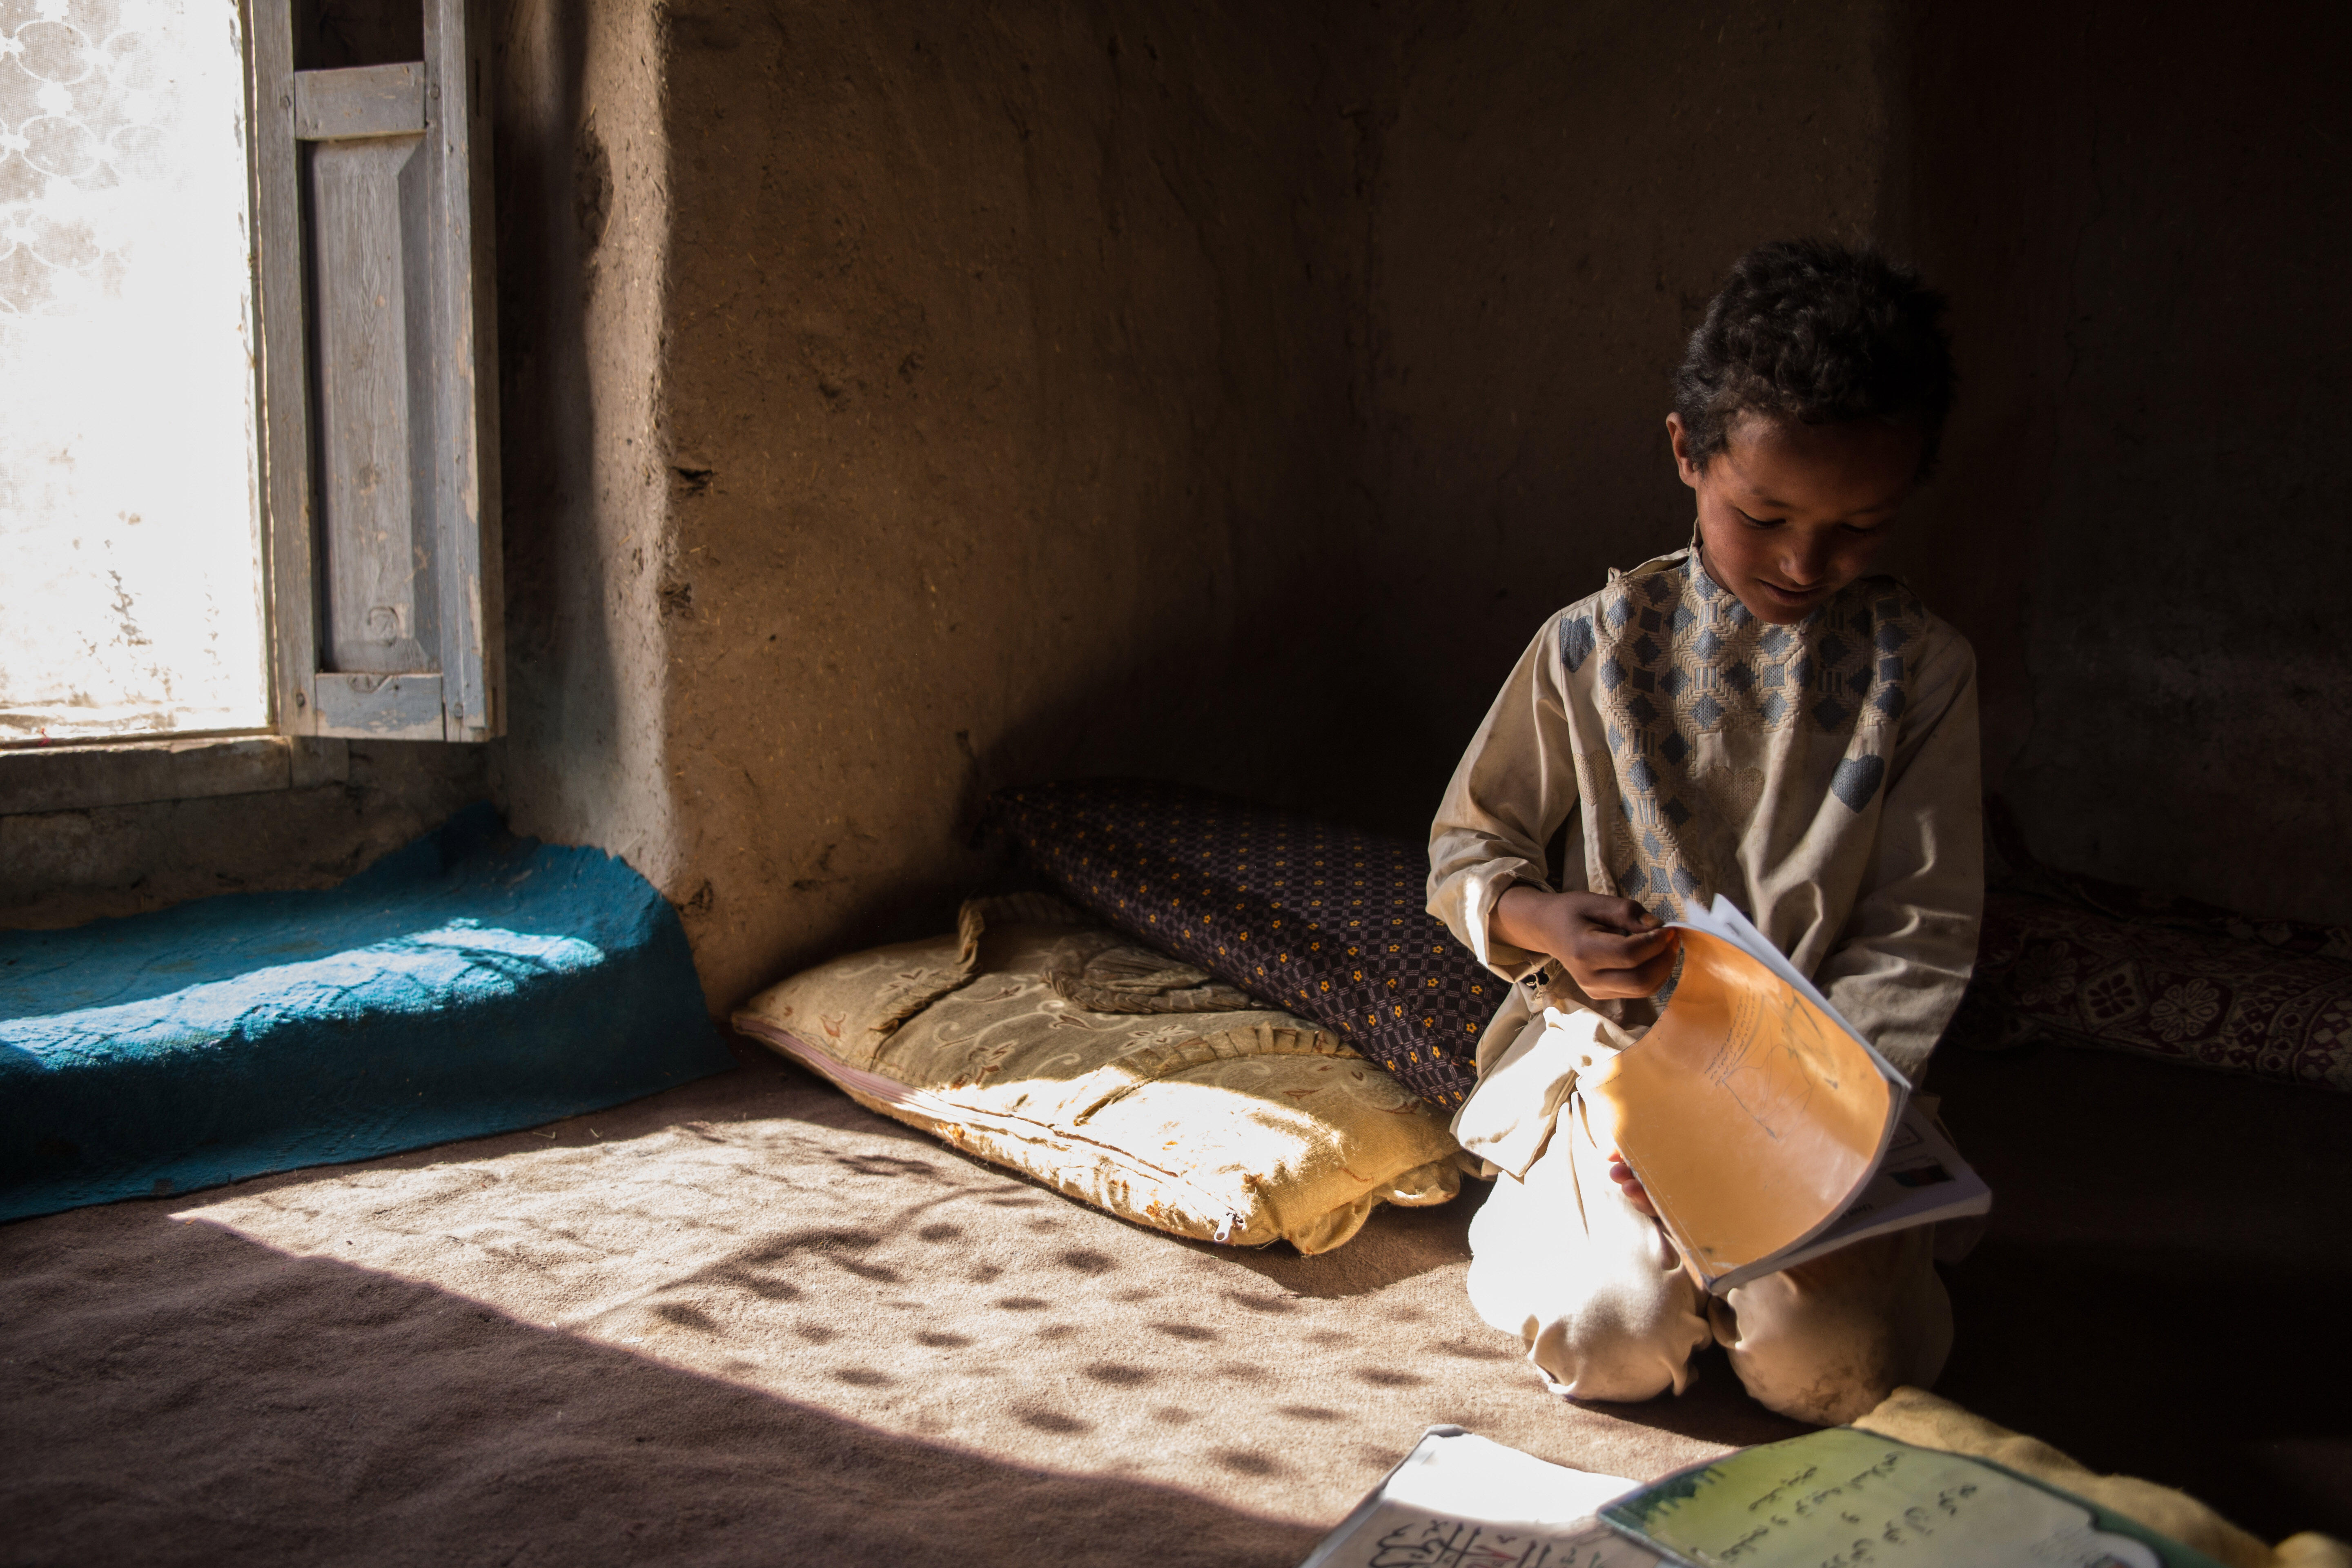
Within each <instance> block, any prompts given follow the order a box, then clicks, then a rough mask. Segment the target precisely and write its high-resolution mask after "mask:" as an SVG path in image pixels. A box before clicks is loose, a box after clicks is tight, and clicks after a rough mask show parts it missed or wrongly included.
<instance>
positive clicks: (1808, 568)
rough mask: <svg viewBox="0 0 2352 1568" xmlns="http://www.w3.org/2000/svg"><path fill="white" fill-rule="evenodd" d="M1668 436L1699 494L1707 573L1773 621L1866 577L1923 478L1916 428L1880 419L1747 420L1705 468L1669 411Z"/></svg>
mask: <svg viewBox="0 0 2352 1568" xmlns="http://www.w3.org/2000/svg"><path fill="white" fill-rule="evenodd" d="M1666 430H1667V433H1668V434H1669V435H1670V436H1671V437H1673V439H1674V446H1675V467H1676V468H1679V469H1680V470H1681V471H1682V477H1683V483H1685V484H1686V485H1688V486H1690V488H1691V489H1694V490H1696V491H1697V492H1698V532H1699V542H1700V544H1701V545H1702V546H1703V548H1704V550H1705V552H1706V570H1707V575H1709V576H1711V577H1713V578H1714V579H1715V580H1716V581H1717V583H1720V584H1723V586H1725V587H1727V588H1728V589H1730V590H1731V591H1732V592H1733V593H1734V594H1736V595H1738V597H1739V602H1740V603H1741V604H1743V605H1747V606H1748V612H1749V613H1750V614H1752V615H1753V616H1755V617H1756V618H1757V619H1758V620H1759V621H1769V622H1771V623H1773V624H1775V625H1778V626H1786V625H1789V624H1790V623H1791V622H1794V621H1801V620H1803V619H1804V618H1805V617H1806V616H1810V615H1811V614H1812V613H1813V611H1814V610H1816V609H1818V608H1819V607H1820V606H1821V605H1822V603H1823V602H1824V601H1826V600H1827V599H1828V598H1829V597H1830V596H1831V595H1833V594H1835V593H1836V592H1837V591H1838V590H1839V589H1841V588H1843V587H1844V586H1845V585H1846V584H1848V583H1851V582H1853V580H1854V579H1855V578H1856V577H1860V576H1862V575H1864V574H1865V573H1867V572H1868V571H1869V570H1870V565H1871V563H1872V562H1873V561H1874V560H1875V559H1876V558H1877V555H1878V551H1879V547H1880V546H1881V545H1882V544H1884V543H1885V537H1886V531H1887V530H1888V529H1889V528H1890V527H1892V526H1893V524H1894V521H1895V508H1896V507H1897V506H1899V505H1901V504H1902V501H1903V500H1904V498H1905V497H1906V496H1908V495H1909V494H1910V493H1911V489H1912V487H1913V485H1914V484H1915V483H1916V479H1917V477H1918V472H1919V455H1920V447H1921V437H1920V434H1919V432H1918V431H1917V430H1916V429H1913V428H1911V427H1909V426H1902V425H1889V424H1885V423H1884V422H1882V421H1879V420H1875V419H1857V420H1852V421H1849V422H1847V423H1844V424H1840V425H1806V424H1802V423H1800V422H1799V421H1796V420H1793V419H1774V418H1769V417H1768V416H1763V415H1759V414H1750V415H1746V416H1742V417H1741V418H1740V420H1739V422H1738V424H1736V425H1734V426H1732V428H1731V435H1730V438H1729V440H1728V441H1727V443H1726V444H1725V446H1724V448H1723V450H1722V451H1720V452H1717V454H1716V455H1715V456H1714V457H1713V458H1710V459H1708V461H1707V465H1706V468H1705V469H1704V470H1702V469H1701V468H1698V467H1697V466H1696V465H1695V464H1694V463H1693V462H1692V461H1691V459H1690V455H1689V440H1688V436H1687V432H1685V429H1684V428H1683V422H1682V419H1681V417H1680V416H1677V415H1673V414H1669V415H1667V416H1666Z"/></svg>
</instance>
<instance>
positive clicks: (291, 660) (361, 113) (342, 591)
mask: <svg viewBox="0 0 2352 1568" xmlns="http://www.w3.org/2000/svg"><path fill="white" fill-rule="evenodd" d="M422 4H423V7H424V37H425V51H424V52H425V58H423V59H422V60H417V61H405V62H401V63H397V64H393V65H376V66H361V67H355V68H347V69H341V70H321V71H297V70H296V69H295V68H294V42H293V40H294V27H293V7H292V0H247V32H246V37H247V49H248V55H247V58H248V60H249V62H250V71H249V80H250V82H251V99H250V110H251V113H250V120H249V122H248V124H249V131H250V137H251V140H250V143H249V145H250V147H251V150H252V153H251V168H252V178H253V193H252V199H253V213H254V225H255V239H256V245H255V249H256V261H257V267H256V270H257V284H258V287H257V291H256V292H257V306H258V314H259V317H260V336H261V354H260V364H259V367H258V368H259V374H260V377H261V382H260V390H261V410H262V431H263V437H262V475H263V483H262V491H263V511H264V523H263V533H264V538H265V540H266V542H267V548H266V550H265V552H264V553H265V556H266V559H267V567H266V573H267V582H268V593H267V599H268V613H269V628H270V647H271V649H272V661H271V675H272V681H271V685H272V692H271V696H272V708H273V712H274V717H275V723H276V728H277V730H278V732H279V733H280V734H282V735H286V736H289V737H300V736H317V737H342V738H350V739H359V738H374V739H382V740H403V741H453V742H467V741H487V740H489V739H491V738H493V737H494V736H497V735H499V734H500V733H502V732H503V731H504V729H505V701H504V685H505V669H504V664H505V659H504V641H505V637H504V617H503V613H502V605H501V599H502V595H501V591H500V590H501V583H500V580H499V578H500V574H499V478H498V451H499V444H498V370H497V328H496V321H497V317H496V296H495V280H496V268H495V264H494V258H493V256H492V250H491V244H492V236H493V217H492V211H491V205H490V194H491V173H490V161H489V153H490V127H489V113H490V105H489V60H488V54H489V49H488V28H487V26H483V25H482V23H483V18H482V17H481V16H480V15H479V13H478V8H471V7H469V5H468V0H422ZM469 9H474V11H475V14H473V15H469V14H468V12H469ZM412 138H413V139H415V143H416V144H415V151H414V153H413V155H411V156H410V158H408V159H407V160H406V162H405V163H404V170H405V172H404V173H402V174H400V176H399V177H400V179H401V180H402V181H404V182H408V184H404V186H403V187H402V189H401V190H400V191H397V192H391V191H389V188H388V187H385V186H383V185H382V184H378V185H377V186H375V187H373V188H363V187H362V186H360V185H358V184H352V185H347V186H345V187H341V188H343V189H352V190H358V191H359V200H358V203H357V205H349V206H338V207H334V208H333V209H332V210H329V211H326V212H325V216H323V217H322V216H321V211H322V207H323V205H324V204H323V203H322V202H321V200H320V199H319V198H320V187H319V186H318V185H317V184H315V183H314V184H313V187H312V189H311V190H310V191H308V192H306V190H305V188H304V185H305V179H306V172H311V173H315V171H317V170H318V169H319V168H320V162H319V160H320V158H321V157H323V156H328V155H330V154H329V153H326V152H324V151H321V152H320V153H312V154H310V155H309V156H306V154H305V153H304V151H303V149H304V148H305V147H306V146H310V147H314V148H318V149H321V150H330V149H331V150H334V153H333V155H338V156H340V154H341V152H342V150H344V149H348V148H352V147H354V146H358V145H362V144H366V143H375V144H377V145H379V146H384V145H390V144H391V143H392V142H396V141H403V140H406V139H412ZM409 165H414V166H413V167H410V166H409ZM417 186H421V190H419V189H416V188H415V187H417ZM338 200H341V198H340V197H339V198H338ZM371 203H373V205H370V204H371ZM387 215H389V216H387ZM386 222H390V223H391V224H392V225H393V227H392V228H391V229H390V230H385V229H384V228H383V224H384V223H386ZM321 223H334V224H336V225H338V226H339V227H338V229H337V232H336V233H335V235H334V236H333V237H332V239H331V242H323V241H322V240H321V239H320V234H319V232H318V226H320V224H321ZM370 246H373V247H374V248H373V249H370V248H369V247H370ZM322 251H327V252H331V253H332V254H333V255H335V256H342V257H347V258H348V257H356V258H358V260H359V262H360V263H362V265H361V266H359V267H357V268H354V273H355V274H357V275H339V276H329V275H328V274H327V268H325V266H324V265H322V258H321V254H320V253H321V252H322ZM370 266H374V267H376V268H378V269H377V270H373V271H371V270H368V268H369V267H370ZM387 267H388V270H386V269H385V268H387ZM403 289H405V290H406V291H407V295H404V294H403V292H402V290H403ZM420 292H421V294H422V297H423V298H422V302H421V305H418V304H416V303H415V302H414V300H411V301H410V302H409V303H408V304H406V305H404V299H408V297H409V296H414V295H415V294H417V293H420ZM387 295H389V300H387ZM420 321H421V322H422V325H423V331H421V332H420V331H419V330H418V329H419V324H420ZM419 348H422V349H423V351H424V352H423V353H418V352H416V351H417V350H418V349H419ZM330 361H331V362H332V364H331V372H332V373H331V374H329V373H327V372H328V371H329V369H330ZM420 362H421V363H420ZM351 366H357V367H358V368H357V369H356V370H350V369H348V367H351ZM387 371H388V372H389V374H390V379H389V380H387V379H386V374H385V373H386V372H387ZM371 376H373V378H374V379H373V381H371V380H370V377H371ZM387 387H390V388H391V389H392V390H393V391H394V392H396V393H397V394H399V396H398V397H397V398H396V399H395V400H394V402H393V403H389V404H388V403H387V402H386V401H385V398H384V396H383V394H384V393H385V391H386V389H387ZM403 436H404V437H405V440H401V439H400V437H403ZM394 445H397V446H398V447H399V450H398V451H397V452H396V453H395V452H394V451H393V450H392V447H393V446H394ZM387 456H395V457H397V458H399V459H400V467H401V468H403V470H404V471H402V472H401V473H399V474H398V475H397V476H396V477H397V479H398V481H399V482H398V483H396V484H394V486H393V492H394V493H395V494H404V495H407V496H408V497H409V498H410V504H409V505H408V506H407V507H406V508H404V509H402V510H403V515H402V516H401V517H398V518H395V519H394V520H393V522H392V525H391V527H390V529H389V531H383V530H378V531H371V529H370V528H369V526H368V525H369V523H370V521H372V520H371V518H370V516H369V515H368V513H367V510H366V509H367V507H368V506H369V505H370V504H372V502H371V498H372V497H373V494H374V493H375V492H376V490H377V488H378V486H379V484H380V483H381V482H382V476H383V471H384V465H383V464H382V463H380V462H377V461H374V460H373V459H378V458H385V457H387ZM373 521H383V520H382V519H381V518H377V519H374V520H373ZM412 532H413V536H412ZM387 585H388V586H387ZM401 595H407V596H406V597H402V596H401ZM383 598H394V599H397V600H398V601H399V602H398V603H397V604H395V605H392V606H390V607H387V608H384V609H380V610H376V611H373V612H370V613H371V614H373V615H375V616H381V617H382V618H383V624H384V625H385V626H388V627H389V628H390V630H389V631H387V633H386V634H385V635H384V636H383V638H382V639H381V641H382V644H383V648H382V649H381V657H367V656H368V655H370V654H371V653H373V652H375V651H376V650H371V649H368V648H365V647H361V648H360V649H359V652H360V654H361V655H362V657H359V658H354V657H352V649H353V648H354V647H357V646H358V644H360V643H361V642H362V641H363V640H373V638H372V637H371V638H369V639H362V638H360V637H357V636H356V634H353V633H352V631H351V628H350V627H347V626H344V625H343V624H342V622H345V621H349V622H352V623H354V624H355V623H356V622H357V620H358V616H357V614H356V613H351V614H346V615H345V616H341V618H340V619H339V617H338V616H337V615H336V613H335V606H336V605H339V604H341V605H363V604H368V603H370V602H371V601H372V600H375V599H383ZM427 604H429V605H431V614H430V619H429V624H419V623H421V622H422V621H423V620H424V617H423V616H416V617H415V618H414V619H410V618H406V617H408V616H409V615H410V612H411V611H412V609H413V608H414V606H415V605H427Z"/></svg>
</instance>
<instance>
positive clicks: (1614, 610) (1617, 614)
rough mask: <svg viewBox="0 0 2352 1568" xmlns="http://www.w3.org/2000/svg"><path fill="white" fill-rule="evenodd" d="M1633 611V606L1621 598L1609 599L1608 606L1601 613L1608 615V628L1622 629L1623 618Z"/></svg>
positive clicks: (1623, 626)
mask: <svg viewBox="0 0 2352 1568" xmlns="http://www.w3.org/2000/svg"><path fill="white" fill-rule="evenodd" d="M1602 614H1604V615H1606V616H1608V617H1609V629H1610V630H1612V631H1622V630H1624V629H1625V618H1626V617H1627V616H1631V615H1632V614H1633V606H1632V605H1628V604H1627V603H1626V602H1625V601H1624V600H1622V599H1612V600H1610V601H1609V607H1608V608H1607V609H1606V610H1604V611H1603V612H1602Z"/></svg>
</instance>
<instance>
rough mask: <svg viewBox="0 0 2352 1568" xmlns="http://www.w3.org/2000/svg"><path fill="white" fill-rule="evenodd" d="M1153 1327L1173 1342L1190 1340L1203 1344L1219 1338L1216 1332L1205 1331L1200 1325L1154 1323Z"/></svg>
mask: <svg viewBox="0 0 2352 1568" xmlns="http://www.w3.org/2000/svg"><path fill="white" fill-rule="evenodd" d="M1151 1326H1152V1328H1153V1329H1154V1330H1155V1331H1158V1332H1160V1333H1163V1334H1166V1335H1167V1336H1168V1337H1169V1338H1170V1339H1171V1340H1188V1341H1190V1342H1192V1343H1194V1344H1201V1343H1203V1342H1206V1341H1209V1340H1213V1339H1215V1338H1216V1337H1217V1331H1216V1330H1214V1329H1204V1328H1202V1327H1201V1325H1200V1324H1198V1323H1154V1324H1152V1325H1151Z"/></svg>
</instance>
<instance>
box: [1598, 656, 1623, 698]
mask: <svg viewBox="0 0 2352 1568" xmlns="http://www.w3.org/2000/svg"><path fill="white" fill-rule="evenodd" d="M1624 684H1625V667H1624V666H1623V665H1622V664H1620V663H1618V662H1617V658H1616V656H1615V655H1614V654H1612V655H1611V656H1610V657H1609V658H1608V659H1607V660H1606V661H1604V662H1603V663H1602V664H1601V685H1602V686H1603V687H1605V688H1607V689H1609V690H1611V691H1614V690H1616V689H1618V688H1619V687H1621V686H1622V685H1624Z"/></svg>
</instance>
